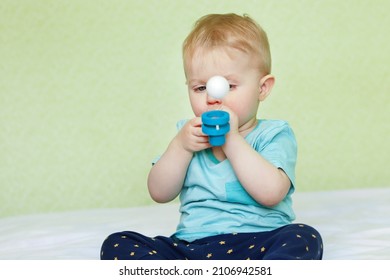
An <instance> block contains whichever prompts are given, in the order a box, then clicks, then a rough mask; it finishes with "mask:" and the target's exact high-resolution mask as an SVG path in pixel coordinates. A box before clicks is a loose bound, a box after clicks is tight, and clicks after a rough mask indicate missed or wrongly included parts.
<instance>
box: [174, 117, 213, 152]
mask: <svg viewBox="0 0 390 280" xmlns="http://www.w3.org/2000/svg"><path fill="white" fill-rule="evenodd" d="M176 137H177V139H178V141H179V142H180V144H181V146H182V147H183V148H184V149H185V150H186V151H188V152H191V153H193V152H198V151H201V150H204V149H207V148H210V147H211V145H210V143H209V137H208V136H207V135H206V134H204V133H203V132H202V120H201V118H200V117H196V118H193V119H191V120H189V121H188V122H186V124H185V125H184V126H183V127H182V129H180V131H179V133H178V134H177V136H176Z"/></svg>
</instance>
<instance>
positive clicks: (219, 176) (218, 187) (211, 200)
mask: <svg viewBox="0 0 390 280" xmlns="http://www.w3.org/2000/svg"><path fill="white" fill-rule="evenodd" d="M185 122H186V120H182V121H180V122H178V129H181V128H182V127H183V125H184V124H185ZM245 140H246V141H247V142H248V143H249V144H250V145H251V146H252V147H253V148H254V149H255V150H256V151H257V152H259V153H260V154H261V156H262V157H264V158H265V159H267V160H268V161H269V162H271V163H272V164H273V165H275V166H276V167H278V168H281V169H283V170H284V172H285V173H286V174H287V176H288V177H289V178H290V181H291V187H290V190H289V192H288V194H287V196H286V197H285V198H284V199H283V201H281V202H280V203H279V204H278V205H276V206H274V207H265V206H263V205H261V204H259V203H258V202H256V201H255V200H254V199H253V198H252V197H251V196H250V195H249V194H248V193H247V192H246V191H245V189H244V188H243V187H242V185H241V184H240V182H239V181H238V179H237V177H236V175H235V173H234V171H233V168H232V166H231V164H230V162H229V160H227V159H225V160H223V161H222V162H219V161H218V160H217V159H216V158H215V157H214V155H213V153H212V151H211V149H207V150H203V151H200V152H196V153H194V156H193V159H192V160H191V163H190V165H189V167H188V170H187V175H186V179H185V181H184V185H183V189H182V191H181V194H180V201H181V206H180V213H181V217H180V222H179V224H178V226H177V231H176V233H175V234H174V235H175V236H176V237H177V238H179V239H183V240H186V241H188V242H191V241H194V240H196V239H200V238H203V237H207V236H213V235H218V234H225V233H234V232H236V233H238V232H261V231H269V230H274V229H276V228H279V227H281V226H284V225H287V224H290V223H291V222H292V221H293V220H294V219H295V214H294V212H293V210H292V201H291V194H292V193H293V192H294V188H295V187H294V186H295V163H296V157H297V145H296V140H295V136H294V133H293V131H292V130H291V128H290V126H289V125H288V123H287V122H285V121H279V120H259V121H258V124H257V126H256V127H255V128H254V130H252V131H251V132H250V133H249V134H248V135H247V136H246V137H245ZM243 164H245V163H243Z"/></svg>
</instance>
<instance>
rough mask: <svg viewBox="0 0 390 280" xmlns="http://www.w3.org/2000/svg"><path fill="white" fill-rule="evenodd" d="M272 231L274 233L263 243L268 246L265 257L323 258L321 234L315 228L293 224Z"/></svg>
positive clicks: (282, 258)
mask: <svg viewBox="0 0 390 280" xmlns="http://www.w3.org/2000/svg"><path fill="white" fill-rule="evenodd" d="M271 233H273V235H271V236H269V237H268V239H267V240H266V241H265V242H264V245H263V246H264V248H266V251H265V253H266V254H265V255H264V257H263V259H272V260H276V259H279V260H287V259H298V260H310V259H312V260H320V259H322V253H323V244H322V239H321V235H320V234H319V233H318V232H317V231H316V230H315V229H314V228H312V227H310V226H308V225H304V224H291V225H288V226H285V227H282V228H280V229H277V230H275V231H273V232H271Z"/></svg>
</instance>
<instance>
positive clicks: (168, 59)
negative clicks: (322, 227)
mask: <svg viewBox="0 0 390 280" xmlns="http://www.w3.org/2000/svg"><path fill="white" fill-rule="evenodd" d="M389 10H390V1H375V0H374V1H352V0H349V1H338V0H335V1H314V0H313V1H309V0H306V1H297V0H295V1H255V0H253V1H242V0H239V1H228V0H225V1H211V0H208V1H205V0H196V1H176V0H169V1H168V0H166V1H163V0H153V1H150V0H149V1H141V0H140V1H134V0H133V1H116V0H106V1H96V0H94V1H92V0H91V1H89V0H88V1H86V0H83V1H77V0H74V1H55V0H52V1H43V0H41V1H39V0H26V1H22V0H20V1H14V0H1V1H0V191H1V197H0V216H9V215H19V214H26V213H37V212H50V211H64V210H77V209H84V208H107V207H131V206H138V205H144V204H148V203H152V201H151V199H150V198H149V196H148V193H147V188H146V178H147V174H148V171H149V168H150V166H151V163H150V162H151V160H152V159H153V158H154V157H155V156H156V155H158V154H161V153H162V152H163V151H164V150H165V147H166V145H167V144H168V143H169V141H170V139H171V138H172V137H173V135H174V133H175V132H176V128H175V124H176V121H177V120H178V119H181V118H188V117H191V116H192V112H191V108H190V106H189V103H188V100H187V96H186V86H185V84H184V75H183V70H182V62H181V43H182V41H183V39H184V38H185V36H186V35H187V33H188V32H189V30H190V28H191V26H192V24H193V23H194V21H195V20H196V19H198V18H199V17H200V16H202V15H204V14H207V13H227V12H235V13H239V14H243V13H248V14H249V15H250V16H252V17H253V18H254V19H256V20H257V21H258V22H259V23H260V24H262V25H263V27H264V28H265V29H266V31H267V33H268V35H269V39H270V44H271V49H272V55H273V74H274V75H275V76H276V85H275V87H274V90H273V92H272V95H271V96H270V97H269V99H267V100H266V102H265V103H263V105H262V106H261V107H260V110H259V117H261V118H275V119H286V120H288V121H289V122H290V123H291V125H292V126H293V128H294V130H295V133H296V136H297V139H298V144H299V159H298V166H297V188H298V191H318V190H328V189H350V188H367V187H389V186H390V172H388V169H389V168H388V161H389V154H390V147H389V135H390V134H389V121H390V119H389V112H390V108H389V104H390V87H389V86H390V75H389V74H390V71H389V65H390V39H389V26H390V18H389V16H388V11H389Z"/></svg>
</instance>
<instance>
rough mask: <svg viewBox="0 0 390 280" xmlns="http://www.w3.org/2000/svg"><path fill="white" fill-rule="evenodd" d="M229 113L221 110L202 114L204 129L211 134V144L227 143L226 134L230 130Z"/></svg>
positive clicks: (205, 132) (220, 144)
mask: <svg viewBox="0 0 390 280" xmlns="http://www.w3.org/2000/svg"><path fill="white" fill-rule="evenodd" d="M229 120H230V116H229V113H227V112H225V111H220V110H214V111H208V112H205V113H203V114H202V131H203V133H204V134H207V135H208V136H209V141H210V144H211V146H222V145H223V144H225V135H226V133H228V132H229V130H230V124H229Z"/></svg>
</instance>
